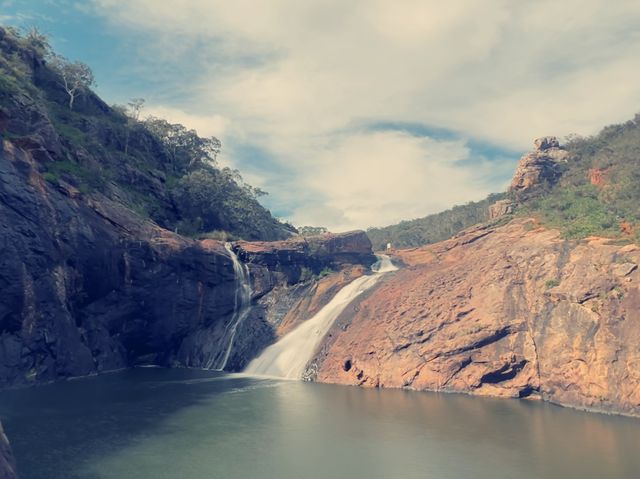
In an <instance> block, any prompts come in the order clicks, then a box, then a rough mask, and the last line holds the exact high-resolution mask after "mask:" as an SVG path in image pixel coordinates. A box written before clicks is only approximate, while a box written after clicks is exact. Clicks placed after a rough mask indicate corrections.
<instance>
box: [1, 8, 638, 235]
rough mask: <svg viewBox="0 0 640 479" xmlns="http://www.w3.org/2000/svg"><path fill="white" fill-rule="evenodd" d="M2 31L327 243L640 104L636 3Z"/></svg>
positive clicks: (59, 24) (206, 14) (485, 188)
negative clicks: (144, 117)
mask: <svg viewBox="0 0 640 479" xmlns="http://www.w3.org/2000/svg"><path fill="white" fill-rule="evenodd" d="M0 21H2V22H3V23H8V24H13V25H18V26H25V27H28V26H31V25H36V26H38V27H39V28H40V29H41V30H43V31H44V32H46V33H48V34H50V36H51V39H52V43H53V45H54V47H55V49H56V50H57V51H58V52H61V53H62V54H64V55H65V56H67V57H69V58H71V59H79V60H82V61H84V62H86V63H88V64H89V65H90V66H91V67H92V68H93V70H94V72H95V74H96V78H97V81H98V88H97V90H98V92H99V93H100V94H101V95H102V96H103V98H104V99H105V100H106V101H107V102H109V103H125V102H126V101H127V100H128V99H130V98H133V97H143V98H145V99H146V101H147V106H146V109H145V112H146V113H147V114H154V115H157V116H163V117H166V118H167V119H169V120H171V121H177V122H180V123H183V124H185V125H187V126H189V127H193V128H196V129H197V130H198V132H199V133H200V134H201V135H215V136H217V137H219V138H220V139H221V140H222V142H223V154H222V155H221V158H220V159H221V162H223V163H224V164H228V165H232V166H234V167H237V168H239V169H240V170H241V171H242V173H243V175H244V177H245V179H246V180H247V181H248V182H249V183H252V184H254V185H256V186H260V187H261V188H263V189H265V190H267V191H268V192H269V193H270V194H269V196H268V197H266V198H265V199H264V201H263V202H264V203H265V204H266V206H268V207H269V208H270V209H271V210H272V211H273V213H274V214H276V215H278V216H281V217H284V218H286V219H289V220H291V221H293V222H294V224H297V225H305V224H312V225H323V226H328V227H329V228H331V229H332V230H335V231H339V230H346V229H351V228H364V227H367V226H380V225H385V224H390V223H395V222H398V221H400V220H403V219H412V218H415V217H419V216H424V215H426V214H429V213H433V212H437V211H440V210H442V209H444V208H447V207H450V206H452V205H454V204H460V203H464V202H467V201H470V200H477V199H480V198H482V197H484V196H485V195H486V194H488V193H490V192H494V191H500V190H502V189H504V188H505V186H506V184H507V182H508V180H509V179H510V177H511V174H512V173H513V169H514V167H515V165H516V162H517V160H518V157H519V156H520V155H521V154H522V153H524V152H525V151H526V150H528V149H529V148H530V145H531V143H532V140H533V139H534V138H535V137H538V136H543V135H549V134H553V135H557V136H560V137H562V136H564V135H567V134H570V133H578V134H591V133H594V132H596V131H597V130H598V129H599V128H600V127H601V126H604V125H606V124H609V123H613V122H619V121H624V120H626V119H628V118H631V117H632V116H633V115H634V114H635V113H636V112H637V110H638V104H640V86H638V85H639V84H638V83H637V82H636V81H634V79H635V78H637V73H638V65H637V58H640V55H639V54H640V35H639V34H638V32H637V28H636V26H637V24H638V22H639V21H640V3H639V2H636V1H631V0H618V1H617V2H615V4H612V3H611V2H605V1H601V0H580V1H578V0H564V1H563V2H554V1H550V0H538V1H536V2H512V1H508V0H451V1H449V2H446V3H443V2H441V1H435V0H419V1H418V0H398V1H397V2H388V1H384V0H351V1H350V2H343V1H338V0H324V1H314V0H309V1H307V2H299V1H297V0H271V1H269V2H255V1H251V0H235V1H234V2H228V1H227V2H225V1H224V0H173V1H159V0H128V1H123V0H86V1H79V0H13V1H11V0H9V1H7V0H0ZM143 114H144V112H143Z"/></svg>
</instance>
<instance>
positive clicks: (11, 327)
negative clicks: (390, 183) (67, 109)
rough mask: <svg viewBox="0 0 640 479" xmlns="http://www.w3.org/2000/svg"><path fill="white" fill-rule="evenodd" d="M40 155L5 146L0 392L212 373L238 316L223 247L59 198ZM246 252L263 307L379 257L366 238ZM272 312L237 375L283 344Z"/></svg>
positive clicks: (248, 340) (88, 201) (246, 333)
mask: <svg viewBox="0 0 640 479" xmlns="http://www.w3.org/2000/svg"><path fill="white" fill-rule="evenodd" d="M38 151H39V150H38ZM35 153H37V152H35ZM35 153H34V151H32V150H30V149H28V148H26V147H25V148H18V147H16V146H14V145H12V144H11V143H9V142H6V141H5V142H4V144H3V149H2V151H1V153H0V242H1V243H2V248H0V265H1V267H0V386H2V385H23V384H30V383H33V382H38V381H48V380H53V379H56V378H60V377H69V376H82V375H86V374H92V373H97V372H101V371H108V370H114V369H119V368H124V367H128V366H132V365H135V364H158V365H166V366H168V365H175V366H194V367H203V366H206V365H207V364H208V363H209V362H210V359H211V357H212V356H213V355H216V354H219V352H220V349H221V348H222V347H224V345H223V344H221V343H220V341H221V338H222V336H223V332H224V329H225V327H226V326H227V324H228V323H229V321H230V320H231V319H232V317H233V312H234V297H235V288H236V284H235V275H234V271H233V267H232V263H231V261H230V258H229V256H228V254H227V252H226V251H225V249H224V245H223V244H222V243H220V242H217V241H211V240H206V241H201V242H197V241H193V240H190V239H187V238H184V237H181V236H179V235H177V234H174V233H172V232H169V231H167V230H164V229H162V228H160V227H159V226H157V225H156V224H154V223H152V222H150V221H148V220H144V219H143V218H142V217H140V216H138V215H137V214H135V213H134V212H132V211H131V210H129V209H127V208H125V207H124V206H123V205H121V204H119V203H117V202H115V201H112V200H109V199H107V198H105V197H103V196H100V195H99V194H92V195H85V194H82V193H80V192H78V191H77V190H75V189H73V188H71V187H68V188H65V187H64V186H60V187H54V186H52V185H51V184H49V183H47V182H46V181H45V180H44V179H43V177H42V175H41V173H40V172H39V168H38V161H37V160H36V158H34V154H35ZM311 244H313V245H314V246H313V247H312V246H311ZM367 247H368V248H369V252H368V254H367V251H366V249H367ZM235 248H236V250H237V251H238V253H239V255H241V256H243V257H244V259H245V260H247V261H248V262H250V263H251V264H250V265H249V268H250V270H251V277H252V279H253V283H254V284H253V291H254V294H253V300H254V302H256V304H257V301H258V300H259V298H260V297H262V296H264V295H265V294H267V293H268V292H270V291H271V290H272V289H274V288H278V287H279V288H280V290H281V291H284V292H283V295H286V294H289V293H290V292H291V290H292V288H289V287H286V288H283V286H288V285H294V284H297V283H299V282H301V280H302V279H305V281H306V282H304V281H303V283H305V284H307V286H308V285H310V284H311V283H313V281H312V280H313V275H314V274H317V273H319V272H320V271H321V270H322V269H324V268H342V267H344V266H345V265H346V264H347V263H348V261H352V260H353V261H361V260H362V261H365V262H369V261H370V260H371V258H372V257H373V256H372V255H371V250H370V248H371V246H370V243H369V242H368V239H367V237H366V235H365V234H364V233H363V232H354V233H350V234H345V235H337V236H336V235H329V236H323V237H318V238H315V239H313V240H312V241H310V242H304V241H302V240H298V239H292V240H290V241H285V242H278V243H277V244H275V245H269V244H265V243H259V244H251V243H241V244H238V245H236V246H235ZM302 272H308V276H309V277H308V278H301V274H302ZM283 297H284V296H283ZM264 311H266V310H264V308H262V309H261V308H256V311H255V312H252V314H251V315H250V316H249V318H248V319H247V321H246V322H245V323H244V324H243V325H242V330H241V331H239V334H238V337H239V338H240V339H239V340H238V344H237V348H235V349H237V353H236V354H235V355H234V356H233V358H231V359H232V361H231V362H230V368H236V369H237V368H240V367H242V365H243V364H244V363H245V362H246V361H247V360H249V359H251V357H253V355H255V354H256V352H257V351H259V350H260V349H262V348H263V347H264V346H265V345H266V344H268V343H269V342H270V341H272V340H273V338H274V337H275V334H276V333H275V330H274V329H273V327H272V326H271V325H270V324H268V323H267V322H266V320H265V317H264V314H266V313H264ZM262 313H264V314H262Z"/></svg>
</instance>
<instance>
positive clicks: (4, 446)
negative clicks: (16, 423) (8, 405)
mask: <svg viewBox="0 0 640 479" xmlns="http://www.w3.org/2000/svg"><path fill="white" fill-rule="evenodd" d="M16 477H17V476H16V462H15V460H14V458H13V452H12V451H11V445H10V444H9V440H8V439H7V436H6V435H5V433H4V430H3V429H2V424H0V479H16Z"/></svg>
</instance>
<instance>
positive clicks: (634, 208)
mask: <svg viewBox="0 0 640 479" xmlns="http://www.w3.org/2000/svg"><path fill="white" fill-rule="evenodd" d="M566 148H567V151H569V153H570V156H569V159H568V161H567V162H566V163H565V164H563V165H562V167H563V171H562V176H561V177H560V180H559V181H558V182H557V183H556V184H554V185H552V186H550V187H546V188H542V189H541V190H540V191H539V192H537V194H536V195H535V196H534V197H532V198H530V199H528V200H527V201H526V202H525V203H524V204H523V205H522V207H521V209H520V212H519V213H520V214H526V215H536V216H539V217H540V220H541V222H542V224H544V225H547V226H551V227H554V228H558V229H560V230H561V231H562V232H563V234H564V236H565V237H566V238H569V239H581V238H585V237H587V236H591V235H598V236H605V237H612V238H616V237H627V238H628V239H630V240H635V241H638V240H640V236H639V233H640V229H639V228H638V227H637V225H638V223H640V206H639V205H640V116H638V115H637V116H636V117H635V119H634V120H631V121H628V122H626V123H623V124H620V125H613V126H608V127H606V128H604V129H603V130H602V131H601V132H600V133H599V134H597V135H595V136H593V137H589V138H574V139H572V140H571V141H569V142H568V144H567V145H566Z"/></svg>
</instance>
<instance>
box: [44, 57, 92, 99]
mask: <svg viewBox="0 0 640 479" xmlns="http://www.w3.org/2000/svg"><path fill="white" fill-rule="evenodd" d="M51 68H53V70H54V71H55V72H56V73H58V75H59V76H60V79H61V81H59V82H58V83H59V84H60V86H62V87H63V88H64V90H65V91H66V92H67V95H69V110H73V102H74V101H75V99H76V97H77V96H78V94H79V93H82V92H84V91H85V90H88V89H89V88H90V87H91V86H92V85H94V84H95V78H94V76H93V72H92V71H91V68H89V66H87V65H86V64H84V63H82V62H78V61H76V62H70V61H69V60H67V59H65V58H64V57H61V56H59V55H54V56H53V58H52V60H51Z"/></svg>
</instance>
